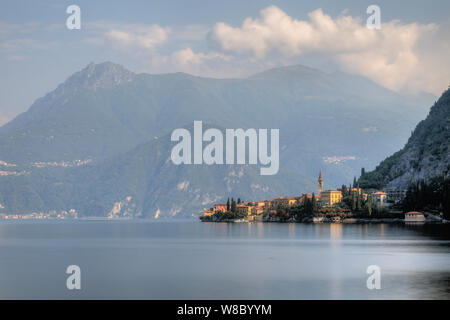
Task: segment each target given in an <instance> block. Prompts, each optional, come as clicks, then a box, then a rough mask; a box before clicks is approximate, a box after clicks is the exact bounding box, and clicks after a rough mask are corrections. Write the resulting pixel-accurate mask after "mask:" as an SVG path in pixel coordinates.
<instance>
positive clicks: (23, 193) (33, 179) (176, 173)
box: [0, 126, 315, 217]
mask: <svg viewBox="0 0 450 320" xmlns="http://www.w3.org/2000/svg"><path fill="white" fill-rule="evenodd" d="M207 127H211V126H207ZM216 127H217V126H216ZM205 129H206V128H205ZM191 132H192V129H191ZM172 145H173V143H171V142H170V136H163V137H161V138H154V139H152V140H151V141H149V142H147V143H143V144H141V145H139V146H137V147H136V148H134V149H132V150H130V151H129V152H126V153H124V154H121V155H118V156H115V157H112V158H110V159H108V160H105V161H102V162H100V163H96V164H88V165H85V166H79V167H72V168H68V169H66V170H65V172H64V173H63V171H62V170H59V172H58V170H50V171H47V172H46V173H45V174H42V171H41V172H39V171H36V170H34V171H33V172H30V173H29V174H28V175H22V176H20V177H14V176H10V177H3V183H2V184H0V203H3V206H4V207H5V208H7V209H8V208H10V209H11V208H16V209H17V210H21V211H23V212H31V211H33V210H34V211H44V212H45V211H46V210H48V208H52V210H57V211H62V210H66V211H67V210H70V209H76V210H77V212H80V213H81V214H83V215H85V216H107V215H116V216H124V215H125V216H127V215H130V216H133V217H139V216H144V217H171V216H175V215H177V214H178V215H181V216H183V215H184V216H186V215H187V216H190V215H198V214H200V213H201V210H202V208H205V207H209V206H211V205H212V204H213V203H215V202H224V201H226V199H225V197H227V196H229V197H235V198H236V199H237V198H238V197H240V198H241V199H247V200H251V199H262V200H264V199H272V198H274V197H277V196H280V195H283V194H290V192H295V194H299V193H300V192H301V191H302V188H306V189H304V190H303V191H306V190H307V189H314V188H315V182H314V181H313V179H308V178H306V177H302V176H300V175H299V174H298V173H295V172H289V171H288V170H285V169H282V170H281V171H280V172H279V174H277V175H275V176H261V175H260V172H259V168H258V167H257V166H254V165H216V166H214V165H213V166H195V165H180V166H175V165H174V164H173V163H172V162H171V160H170V153H171V147H172ZM43 169H44V170H45V168H43ZM18 179H21V183H17V181H18ZM24 200H25V201H24Z"/></svg>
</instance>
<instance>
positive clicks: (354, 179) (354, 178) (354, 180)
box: [353, 177, 356, 188]
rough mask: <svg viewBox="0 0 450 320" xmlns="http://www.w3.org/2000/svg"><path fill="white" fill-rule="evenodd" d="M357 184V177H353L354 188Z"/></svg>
mask: <svg viewBox="0 0 450 320" xmlns="http://www.w3.org/2000/svg"><path fill="white" fill-rule="evenodd" d="M355 186H356V177H353V188H355Z"/></svg>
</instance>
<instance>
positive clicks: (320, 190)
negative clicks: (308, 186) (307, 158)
mask: <svg viewBox="0 0 450 320" xmlns="http://www.w3.org/2000/svg"><path fill="white" fill-rule="evenodd" d="M318 182H319V183H318V185H319V194H318V195H319V196H320V194H321V193H322V192H323V179H322V171H320V173H319V180H318Z"/></svg>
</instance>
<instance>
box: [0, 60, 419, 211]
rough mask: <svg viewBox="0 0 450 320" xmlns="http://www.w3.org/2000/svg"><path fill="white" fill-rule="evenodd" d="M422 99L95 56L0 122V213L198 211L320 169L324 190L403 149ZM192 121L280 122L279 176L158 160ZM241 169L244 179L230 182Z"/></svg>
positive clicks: (304, 73) (271, 75) (307, 186)
mask: <svg viewBox="0 0 450 320" xmlns="http://www.w3.org/2000/svg"><path fill="white" fill-rule="evenodd" d="M424 99H425V100H426V99H427V98H426V97H425V98H422V99H417V98H412V97H405V96H402V95H399V94H397V93H395V92H392V91H390V90H388V89H385V88H382V87H380V86H378V85H376V84H375V83H373V82H372V81H370V80H368V79H366V78H363V77H359V76H355V75H350V74H345V73H340V72H337V73H331V74H329V73H325V72H322V71H320V70H316V69H312V68H308V67H304V66H290V67H282V68H275V69H271V70H267V71H265V72H262V73H259V74H256V75H253V76H251V77H248V78H245V79H211V78H202V77H196V76H192V75H188V74H184V73H174V74H161V75H150V74H136V73H133V72H130V71H128V70H126V69H125V68H123V67H122V66H119V65H116V64H113V63H110V62H106V63H101V64H90V65H88V66H87V67H86V68H84V69H83V70H81V71H79V72H77V73H75V74H74V75H72V76H71V77H69V78H68V79H67V80H66V81H65V82H64V83H62V84H60V85H59V86H58V87H57V88H56V89H55V90H54V91H53V92H50V93H48V94H47V95H45V96H44V97H42V98H40V99H38V100H36V102H35V103H34V104H33V105H32V106H31V107H30V109H29V110H28V111H26V112H25V113H23V114H21V115H19V116H18V117H16V118H15V119H13V120H12V121H11V122H9V123H7V124H6V125H4V126H3V127H0V161H2V162H0V205H1V206H2V207H3V209H0V210H2V211H3V212H17V213H24V212H30V211H33V210H34V211H41V210H52V209H55V210H56V209H62V208H63V209H71V208H75V209H79V210H81V211H82V213H83V214H105V212H106V213H107V212H109V210H111V208H113V207H114V206H115V205H116V204H117V205H118V206H119V207H121V208H123V206H124V205H125V204H124V205H122V204H121V203H122V202H123V201H125V200H124V199H130V198H129V197H131V199H134V200H135V201H136V203H133V205H131V204H128V205H127V206H133V208H134V209H133V210H134V211H133V212H134V214H137V213H139V212H141V213H142V214H145V215H152V216H154V215H155V214H156V212H158V210H160V214H161V215H162V216H163V215H169V216H170V215H172V214H174V213H175V212H178V211H179V208H184V209H186V210H187V212H183V214H187V215H190V214H191V212H198V210H199V209H200V208H202V207H207V206H209V205H210V204H212V203H213V202H214V201H216V200H218V199H219V197H221V198H220V199H219V200H220V201H223V200H224V197H226V196H227V195H229V196H232V195H236V196H241V197H242V198H245V199H249V198H250V197H251V198H258V199H262V198H267V197H271V196H272V195H275V196H276V195H283V194H287V195H295V194H299V193H301V192H307V191H309V192H312V191H314V190H315V187H314V181H315V180H316V179H317V174H318V172H319V171H320V170H322V172H323V174H324V178H325V183H326V188H333V187H336V186H340V185H341V184H342V183H346V182H349V181H351V180H352V179H353V176H355V175H356V174H357V173H358V172H359V170H360V168H361V167H366V168H372V167H374V166H375V165H376V164H377V163H378V162H379V161H381V160H382V159H383V158H385V157H386V156H387V155H388V154H390V153H392V152H394V151H395V150H398V149H399V148H400V147H401V146H402V143H403V141H405V140H406V138H407V136H408V134H409V132H410V130H411V129H412V128H413V127H414V125H415V124H416V123H417V122H418V121H419V120H420V119H422V118H423V117H424V116H425V114H426V112H427V110H426V108H424V107H423V106H424V104H423V100H424ZM194 120H202V121H203V122H204V123H208V124H210V125H211V126H214V127H216V128H217V127H221V128H256V129H262V128H268V129H271V128H276V129H279V130H280V173H279V174H278V175H276V176H273V177H261V176H260V175H259V174H257V171H256V169H255V168H253V167H252V166H244V167H242V168H241V167H240V166H233V167H226V166H211V167H208V166H206V167H205V168H194V167H193V166H182V167H177V166H174V165H173V164H171V163H167V162H166V160H167V157H165V158H155V157H156V155H155V152H157V151H156V150H158V148H161V149H160V151H159V152H160V153H161V154H162V155H167V154H168V152H169V150H170V148H171V144H170V139H169V137H170V133H171V132H172V131H173V130H174V129H176V128H181V127H186V126H189V125H192V123H193V121H194ZM142 159H151V161H149V162H142ZM2 163H7V164H9V165H8V166H6V165H2ZM155 168H159V170H157V171H155V170H156V169H155ZM242 170H243V171H242ZM241 172H242V173H241ZM236 174H237V175H238V176H239V175H240V179H239V180H240V182H239V183H235V184H231V185H227V184H224V183H223V181H224V179H226V177H234V175H236ZM81 177H83V178H81ZM168 177H173V178H168ZM175 177H176V178H175ZM186 181H188V182H189V186H190V187H191V188H193V189H192V190H191V189H189V191H188V192H184V193H182V194H183V195H184V196H182V195H181V194H180V192H181V191H180V192H179V191H177V190H178V189H177V188H178V185H180V184H181V186H182V187H180V188H181V189H182V190H184V186H185V185H186V184H183V182H186ZM252 185H254V187H253V189H252V187H251V186H252ZM255 186H265V187H263V188H258V187H255ZM267 187H269V189H268V188H267ZM194 190H195V192H196V193H195V192H194ZM191 191H192V192H194V193H191ZM175 195H176V196H175ZM207 195H210V197H209V198H208V196H207ZM197 196H198V197H200V198H197ZM202 197H206V198H205V199H203V198H202ZM199 199H200V200H199ZM134 200H133V201H134ZM206 200H210V201H206ZM130 201H131V200H130ZM127 206H126V207H127ZM80 208H83V209H80ZM95 208H98V210H96V209H95ZM191 208H192V209H191ZM130 210H131V209H130Z"/></svg>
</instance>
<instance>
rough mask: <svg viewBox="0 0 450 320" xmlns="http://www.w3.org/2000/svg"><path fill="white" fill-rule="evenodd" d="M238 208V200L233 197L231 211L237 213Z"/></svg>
mask: <svg viewBox="0 0 450 320" xmlns="http://www.w3.org/2000/svg"><path fill="white" fill-rule="evenodd" d="M236 211H237V208H236V201H234V199H233V198H231V212H233V213H236Z"/></svg>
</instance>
